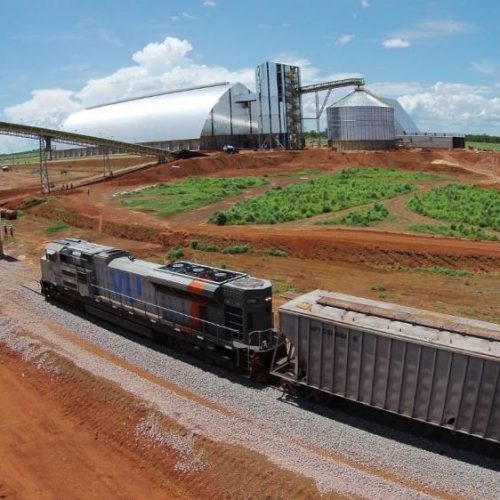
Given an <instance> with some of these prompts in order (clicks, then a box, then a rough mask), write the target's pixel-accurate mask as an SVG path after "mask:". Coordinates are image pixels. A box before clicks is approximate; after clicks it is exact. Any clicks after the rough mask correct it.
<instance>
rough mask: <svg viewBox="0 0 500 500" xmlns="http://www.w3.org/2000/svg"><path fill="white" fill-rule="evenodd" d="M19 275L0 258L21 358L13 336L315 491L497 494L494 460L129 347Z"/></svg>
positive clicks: (10, 325)
mask: <svg viewBox="0 0 500 500" xmlns="http://www.w3.org/2000/svg"><path fill="white" fill-rule="evenodd" d="M20 273H21V274H20ZM22 273H23V265H22V264H20V263H8V264H7V263H5V262H3V263H2V264H1V266H0V281H1V283H2V289H1V291H0V298H1V300H2V303H3V304H4V305H3V314H1V315H0V341H2V342H5V343H7V344H8V345H10V346H11V348H15V349H16V350H19V351H21V352H23V353H24V352H27V353H29V352H32V351H33V349H35V347H33V346H34V345H35V346H36V342H34V341H30V340H29V339H28V340H27V339H26V336H25V334H20V333H19V332H27V334H28V337H29V338H31V337H32V336H34V337H38V338H41V339H43V341H45V342H50V343H51V344H52V345H53V346H56V349H57V351H58V352H59V353H60V354H63V355H64V356H66V357H68V358H70V359H71V360H72V361H73V362H74V363H75V364H77V365H78V366H80V367H81V368H84V369H86V370H88V371H91V372H92V373H94V374H96V375H98V376H103V377H105V378H107V379H109V380H112V381H115V382H117V383H119V384H120V385H121V386H122V387H123V388H125V389H126V390H128V391H129V392H131V393H133V394H135V395H136V396H139V397H140V398H141V399H143V400H145V401H146V402H148V403H149V404H151V405H153V406H154V407H155V408H158V409H159V410H160V411H161V412H162V413H164V414H165V415H167V416H168V417H170V418H173V419H175V420H177V421H178V422H179V423H180V424H181V425H183V426H185V427H186V428H188V429H191V430H192V431H193V432H196V433H199V434H203V435H204V436H206V437H208V438H210V439H213V440H215V441H221V442H225V443H229V444H235V445H240V446H245V447H247V448H249V449H252V450H254V451H257V452H259V453H262V454H264V455H265V456H267V457H268V458H269V460H271V461H272V462H274V463H275V464H277V465H279V466H281V467H283V468H286V469H289V470H291V471H294V472H296V473H297V474H303V475H305V476H307V477H311V478H313V479H314V480H315V481H316V483H317V485H318V488H319V490H320V491H321V492H328V491H336V492H339V493H341V494H347V495H358V496H362V497H369V498H401V497H405V498H421V497H424V496H428V494H429V495H431V496H434V495H433V494H437V492H445V493H448V494H451V495H458V496H464V497H468V498H498V496H499V495H500V484H499V475H498V470H499V468H500V460H495V459H494V458H492V457H488V456H481V455H479V454H478V453H476V452H474V451H467V450H458V449H455V448H451V447H449V446H448V445H446V444H439V445H437V444H436V445H435V444H433V443H432V442H431V441H429V440H428V439H426V438H424V437H418V436H415V435H408V434H407V433H405V432H404V431H398V430H393V431H391V430H390V429H388V428H387V427H385V426H382V425H381V424H380V423H373V424H371V423H370V422H366V421H363V420H362V419H359V418H358V417H356V415H355V412H350V413H349V414H347V415H346V413H345V412H342V411H339V410H336V409H335V408H326V407H325V408H323V407H313V409H315V410H316V411H309V410H308V409H306V408H303V407H301V406H299V405H298V404H297V402H296V401H290V400H287V399H286V398H282V397H281V396H282V394H281V392H280V391H279V390H278V389H276V388H274V387H271V386H263V385H257V384H253V383H250V382H248V381H246V380H244V379H239V378H238V377H235V376H232V375H231V374H229V373H227V372H224V371H219V370H216V369H214V368H212V367H208V366H205V365H203V364H202V363H200V362H199V361H195V360H192V359H190V358H184V357H182V356H180V355H178V354H175V353H170V352H169V351H166V352H161V351H159V350H156V349H154V348H152V347H151V346H149V345H148V344H147V343H146V342H144V343H138V342H136V341H134V340H132V339H130V338H127V337H124V336H121V335H119V334H117V333H115V332H112V331H110V330H108V329H107V328H105V327H103V326H99V325H97V324H96V323H95V322H94V321H89V320H87V319H85V318H84V317H81V316H78V315H76V314H75V313H74V312H73V311H67V310H65V309H63V308H60V307H57V306H54V305H51V304H49V303H47V302H45V300H44V298H43V297H41V296H39V295H37V294H35V293H33V292H31V291H29V290H26V289H24V288H20V287H19V284H20V283H21V282H22ZM41 319H43V321H41ZM52 326H54V327H55V326H57V327H59V328H61V327H62V328H63V329H65V330H67V331H68V332H70V333H72V334H74V335H76V336H78V337H80V338H82V339H84V340H86V341H89V342H91V343H92V344H94V345H96V346H98V347H99V348H102V349H104V350H106V351H108V352H110V353H112V354H114V355H116V356H118V357H119V358H121V359H123V360H125V361H127V362H128V363H130V364H132V365H135V366H138V367H141V368H142V369H144V370H147V371H148V372H150V373H151V374H153V375H154V376H156V377H158V378H159V379H163V380H166V381H168V382H169V383H172V384H175V385H177V386H179V387H181V388H184V389H187V390H189V391H191V392H192V393H194V394H196V395H199V396H200V397H202V398H204V399H206V400H208V401H210V402H212V403H214V404H215V405H217V406H220V407H223V408H225V409H227V410H228V412H227V413H224V412H219V411H217V410H216V409H211V408H209V407H208V406H204V405H201V404H199V402H196V401H194V400H192V399H190V398H189V397H183V396H182V395H180V394H179V393H175V392H172V391H169V390H168V389H167V388H165V387H162V386H160V385H158V384H155V383H154V382H153V381H150V380H146V379H144V378H142V377H140V376H139V375H138V374H136V373H133V372H131V371H129V370H127V369H126V368H123V367H121V366H117V365H116V364H114V363H112V362H111V361H108V360H105V359H103V358H101V357H99V356H98V355H96V354H93V353H90V352H89V351H87V350H85V349H84V348H82V347H81V346H78V345H76V344H75V343H74V342H72V341H71V340H70V339H68V338H67V337H66V338H63V337H62V336H60V335H58V334H57V332H55V331H54V330H53V329H52V328H51V327H52ZM56 329H57V328H56ZM43 343H44V342H42V344H43ZM38 349H42V350H43V349H46V347H44V346H39V347H38ZM30 350H31V351H30ZM171 354H173V355H171ZM36 359H40V358H39V357H37V358H36ZM149 427H150V426H149ZM144 429H146V426H144V428H143V429H142V432H146V431H145V430H144ZM153 429H154V427H153ZM138 432H141V429H138ZM147 432H152V431H151V429H149V430H148V431H147ZM151 437H153V438H155V439H165V444H166V445H169V446H171V447H172V446H173V447H174V448H175V447H176V446H177V447H178V448H179V450H182V449H184V448H186V449H189V446H190V444H189V442H188V441H186V442H184V443H180V442H177V441H175V440H173V439H172V438H161V437H159V436H158V435H157V434H155V436H151ZM183 447H184V448H183ZM202 462H203V461H202V458H201V457H199V459H196V460H195V462H193V463H192V464H191V462H189V461H188V462H186V461H185V463H189V464H191V465H189V467H191V466H192V467H202ZM203 466H206V464H203ZM179 467H183V465H182V464H181V465H179Z"/></svg>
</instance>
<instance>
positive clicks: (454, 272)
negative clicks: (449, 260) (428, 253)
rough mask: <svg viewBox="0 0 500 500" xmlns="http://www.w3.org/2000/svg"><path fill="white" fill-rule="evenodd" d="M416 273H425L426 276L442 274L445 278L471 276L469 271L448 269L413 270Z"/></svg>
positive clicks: (434, 267)
mask: <svg viewBox="0 0 500 500" xmlns="http://www.w3.org/2000/svg"><path fill="white" fill-rule="evenodd" d="M413 270H414V271H416V272H417V273H426V274H443V275H445V276H469V275H470V274H472V273H471V272H470V271H467V270H466V269H451V268H449V267H439V266H432V267H417V268H415V269H413Z"/></svg>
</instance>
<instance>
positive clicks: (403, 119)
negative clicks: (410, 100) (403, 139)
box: [380, 97, 420, 135]
mask: <svg viewBox="0 0 500 500" xmlns="http://www.w3.org/2000/svg"><path fill="white" fill-rule="evenodd" d="M380 99H382V100H383V101H384V102H385V103H386V104H388V105H389V106H391V108H394V119H395V121H396V134H397V135H401V134H418V133H419V132H420V130H419V129H418V127H417V126H416V125H415V122H414V121H413V120H412V119H411V117H410V115H409V114H408V113H407V112H406V111H405V109H404V108H403V106H401V104H400V103H399V101H398V100H397V99H389V98H388V97H381V98H380Z"/></svg>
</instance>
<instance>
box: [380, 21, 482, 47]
mask: <svg viewBox="0 0 500 500" xmlns="http://www.w3.org/2000/svg"><path fill="white" fill-rule="evenodd" d="M475 29H476V27H475V26H474V25H473V24H470V23H465V22H462V21H454V20H446V21H424V22H421V23H418V24H416V25H415V26H413V27H411V28H406V29H402V30H399V31H396V32H395V33H392V34H391V35H390V36H388V37H387V38H386V39H385V40H384V41H383V42H382V45H383V46H384V47H385V48H388V49H403V48H406V47H409V46H410V45H411V44H412V42H415V41H418V40H429V39H432V38H438V37H447V36H459V35H465V34H467V33H471V32H473V31H474V30H475Z"/></svg>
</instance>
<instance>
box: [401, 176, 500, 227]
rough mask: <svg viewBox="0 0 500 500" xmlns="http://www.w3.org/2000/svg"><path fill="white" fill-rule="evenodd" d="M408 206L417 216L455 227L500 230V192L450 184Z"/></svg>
mask: <svg viewBox="0 0 500 500" xmlns="http://www.w3.org/2000/svg"><path fill="white" fill-rule="evenodd" d="M406 205H407V207H408V208H409V209H410V210H413V211H414V212H417V213H418V214H421V215H425V216H427V217H432V218H433V219H438V220H444V221H447V222H451V223H453V224H452V226H450V227H451V229H455V228H454V227H453V225H455V226H456V224H469V225H471V226H476V227H479V228H489V229H493V230H495V231H500V191H497V190H495V189H483V188H479V187H476V186H470V185H465V184H449V185H448V186H445V187H440V188H435V189H431V190H430V191H426V192H425V193H421V194H417V195H416V196H414V197H413V198H411V199H410V200H408V201H407V203H406Z"/></svg>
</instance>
